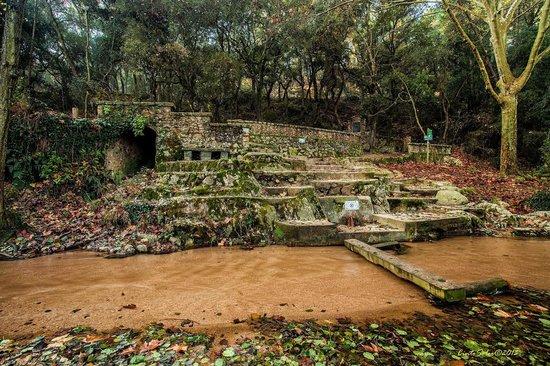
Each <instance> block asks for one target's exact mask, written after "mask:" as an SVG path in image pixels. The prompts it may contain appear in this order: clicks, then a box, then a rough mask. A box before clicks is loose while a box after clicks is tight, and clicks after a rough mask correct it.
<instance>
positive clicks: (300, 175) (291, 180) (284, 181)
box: [253, 170, 314, 187]
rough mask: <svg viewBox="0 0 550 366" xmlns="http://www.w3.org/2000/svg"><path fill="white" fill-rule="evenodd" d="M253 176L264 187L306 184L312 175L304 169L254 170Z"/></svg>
mask: <svg viewBox="0 0 550 366" xmlns="http://www.w3.org/2000/svg"><path fill="white" fill-rule="evenodd" d="M253 174H254V177H255V178H256V180H257V181H258V182H260V184H262V185H263V186H266V187H273V186H288V185H308V184H309V182H310V181H311V180H312V179H313V178H314V175H313V174H312V173H310V172H308V171H304V170H254V171H253Z"/></svg>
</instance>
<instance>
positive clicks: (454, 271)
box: [401, 237, 550, 290]
mask: <svg viewBox="0 0 550 366" xmlns="http://www.w3.org/2000/svg"><path fill="white" fill-rule="evenodd" d="M408 245H410V246H411V247H412V248H411V249H410V250H409V251H408V252H407V254H405V255H403V256H401V258H402V259H404V260H407V261H410V262H412V263H414V264H417V265H419V266H420V267H422V268H424V269H426V270H429V271H432V272H434V273H437V274H438V275H440V276H443V277H448V278H450V279H453V280H456V281H476V280H483V279H488V278H491V277H496V276H500V277H502V278H504V279H505V280H507V281H509V282H510V283H511V284H512V285H515V286H521V287H534V288H537V289H541V290H550V270H549V268H550V267H549V266H550V240H525V239H511V238H471V237H459V238H449V239H445V240H441V241H437V242H432V243H412V244H408Z"/></svg>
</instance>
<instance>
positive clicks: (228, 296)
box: [0, 246, 438, 337]
mask: <svg viewBox="0 0 550 366" xmlns="http://www.w3.org/2000/svg"><path fill="white" fill-rule="evenodd" d="M130 304H135V306H136V308H135V309H128V308H123V306H125V305H130ZM131 307H132V306H131ZM415 311H421V312H424V313H428V314H430V313H435V312H437V311H438V310H437V309H436V308H434V307H432V306H431V305H430V304H429V302H428V301H427V300H426V297H425V295H424V293H423V292H422V291H421V290H419V289H417V288H416V287H414V286H413V285H411V284H409V283H407V282H405V281H402V280H399V279H396V278H395V277H394V276H393V275H392V274H390V273H389V272H386V271H385V270H383V269H381V268H379V267H376V266H374V265H372V264H369V263H368V262H367V261H365V260H364V259H363V258H362V257H360V256H358V255H355V254H354V253H351V252H350V251H348V250H347V249H345V248H343V247H331V248H287V247H282V246H278V247H267V248H260V249H255V250H252V251H243V250H240V249H227V248H213V249H197V250H190V251H186V252H179V253H174V254H168V255H162V256H152V255H142V256H135V257H130V258H125V259H119V260H113V259H104V258H101V257H97V256H96V254H94V253H85V252H73V253H66V254H61V255H52V256H47V257H41V258H35V259H29V260H24V261H16V262H0V336H10V337H22V336H29V335H32V334H36V333H46V334H48V333H52V332H56V331H59V330H60V329H62V328H67V327H74V326H76V325H86V326H91V327H94V328H96V329H98V330H100V331H101V330H109V329H112V328H114V327H117V326H124V327H134V328H137V327H141V326H144V325H147V324H149V323H152V322H163V323H164V324H165V325H176V324H177V325H179V324H180V323H181V321H182V320H183V319H192V320H193V321H195V322H197V323H198V327H199V328H216V327H217V328H221V329H227V327H231V326H232V324H233V320H234V319H237V318H238V319H245V318H248V317H250V316H251V314H264V313H265V314H268V315H283V316H285V317H286V318H288V319H296V320H298V319H306V318H317V319H335V318H339V317H351V318H353V319H356V320H363V319H365V318H367V317H368V318H398V317H406V316H408V315H409V314H411V313H413V312H415ZM196 327H197V325H196V326H195V328H196Z"/></svg>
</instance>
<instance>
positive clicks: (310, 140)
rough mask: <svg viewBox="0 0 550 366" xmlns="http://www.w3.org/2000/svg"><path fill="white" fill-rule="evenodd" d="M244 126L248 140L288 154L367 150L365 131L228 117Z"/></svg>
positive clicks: (344, 153) (348, 153) (346, 153)
mask: <svg viewBox="0 0 550 366" xmlns="http://www.w3.org/2000/svg"><path fill="white" fill-rule="evenodd" d="M227 123H228V124H230V125H234V126H241V127H242V128H243V131H244V133H245V141H246V140H248V142H249V144H250V145H254V144H256V145H259V146H260V147H262V146H263V147H266V148H269V149H272V150H274V151H277V152H279V153H283V154H285V155H302V156H307V157H323V156H359V155H361V154H362V153H363V148H362V143H361V134H360V133H353V132H344V131H336V130H327V129H322V128H315V127H304V126H295V125H288V124H283V123H270V122H259V121H246V120H228V121H227Z"/></svg>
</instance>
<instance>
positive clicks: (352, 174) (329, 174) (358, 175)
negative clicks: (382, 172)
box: [308, 169, 374, 180]
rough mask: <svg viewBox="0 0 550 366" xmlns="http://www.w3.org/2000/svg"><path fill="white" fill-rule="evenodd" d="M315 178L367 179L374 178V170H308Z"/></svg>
mask: <svg viewBox="0 0 550 366" xmlns="http://www.w3.org/2000/svg"><path fill="white" fill-rule="evenodd" d="M308 171H309V173H311V174H312V175H313V177H314V179H315V180H365V179H372V178H373V177H374V174H373V173H372V172H362V171H350V170H342V169H341V170H335V171H328V170H308Z"/></svg>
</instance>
